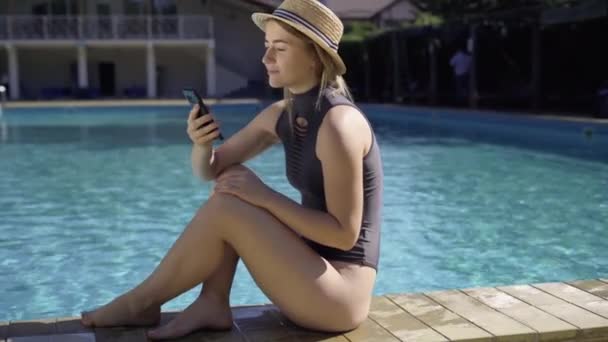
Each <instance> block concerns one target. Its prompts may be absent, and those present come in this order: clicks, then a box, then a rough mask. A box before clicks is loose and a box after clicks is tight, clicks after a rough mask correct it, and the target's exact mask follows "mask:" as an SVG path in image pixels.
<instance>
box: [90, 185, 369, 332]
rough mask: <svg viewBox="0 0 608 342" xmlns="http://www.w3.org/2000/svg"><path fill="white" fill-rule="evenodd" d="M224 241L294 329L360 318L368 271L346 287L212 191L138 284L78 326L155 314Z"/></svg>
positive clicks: (274, 227)
mask: <svg viewBox="0 0 608 342" xmlns="http://www.w3.org/2000/svg"><path fill="white" fill-rule="evenodd" d="M224 243H228V244H229V245H231V246H232V247H233V248H234V250H235V251H236V253H237V254H238V255H239V256H240V257H241V258H242V259H243V262H244V263H245V265H246V266H247V268H248V270H249V272H250V273H251V274H252V276H253V278H254V279H255V281H256V283H257V284H258V285H259V286H260V288H261V289H262V291H264V293H265V294H266V295H267V296H268V297H269V298H270V299H271V300H272V301H273V302H274V304H276V305H277V306H278V307H279V308H280V309H281V311H283V313H284V314H285V315H286V316H287V317H289V318H290V319H291V320H292V321H294V322H296V323H297V324H300V325H303V326H306V327H310V328H314V329H320V330H334V331H340V330H344V329H349V328H352V327H354V326H356V325H357V324H358V323H360V322H361V321H362V320H363V319H364V318H365V317H366V316H367V312H368V309H369V300H370V297H371V291H372V289H373V277H374V276H375V273H371V272H370V273H365V272H364V277H362V278H358V279H359V280H360V282H359V283H357V284H351V283H349V282H348V281H346V280H345V278H343V277H342V275H341V274H340V273H339V272H338V271H337V270H336V269H335V268H334V267H333V266H332V265H331V264H330V263H329V262H327V261H326V260H324V259H323V258H321V257H320V256H319V255H318V254H316V253H315V252H314V251H313V250H312V249H310V248H309V247H308V246H307V245H306V244H305V243H304V242H303V241H302V240H301V239H300V238H299V237H298V236H297V235H296V234H295V233H294V232H293V231H292V230H290V229H289V228H287V227H285V226H284V225H283V224H282V223H281V222H280V221H278V220H277V219H276V218H275V217H274V216H272V215H271V214H270V213H268V212H267V211H265V210H263V209H261V208H258V207H255V206H253V205H251V204H249V203H247V202H244V201H242V200H240V199H238V198H236V197H234V196H230V195H224V194H216V195H214V196H212V198H211V199H210V200H209V201H208V202H207V203H206V204H205V205H204V206H203V207H202V208H201V209H200V210H199V211H198V212H197V214H196V215H195V217H194V219H193V220H192V222H190V224H189V225H188V227H187V228H186V229H185V230H184V232H183V233H182V235H181V236H180V238H179V239H178V240H177V241H176V242H175V244H174V245H173V247H172V248H171V249H170V250H169V252H168V253H167V255H166V256H165V257H164V258H163V260H162V261H161V263H160V264H159V266H158V267H157V268H156V270H155V271H154V272H153V273H152V274H151V275H150V276H149V277H148V278H147V279H146V280H145V281H144V282H143V283H141V284H140V285H138V286H137V287H136V288H134V289H133V290H131V291H129V292H128V293H126V294H125V295H123V296H121V297H119V298H118V299H116V300H115V301H113V302H111V303H110V304H108V305H106V306H104V307H102V308H100V309H99V310H96V311H94V312H92V313H89V314H86V315H84V317H83V323H84V324H86V325H96V326H113V325H127V324H133V323H135V324H137V323H139V321H138V319H139V317H140V316H139V315H141V314H142V313H146V312H147V311H149V310H152V309H159V308H160V305H161V304H163V303H165V302H166V301H168V300H170V299H172V298H175V297H176V296H178V295H179V294H181V293H183V292H185V291H187V290H189V289H190V288H192V287H194V286H196V285H197V284H199V283H201V282H203V281H204V280H205V279H209V277H210V276H211V275H212V274H213V273H214V272H215V270H216V269H217V268H218V266H219V265H220V264H221V262H222V260H223V255H224V251H225V247H224ZM359 280H358V281H359Z"/></svg>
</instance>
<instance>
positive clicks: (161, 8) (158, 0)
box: [152, 0, 177, 15]
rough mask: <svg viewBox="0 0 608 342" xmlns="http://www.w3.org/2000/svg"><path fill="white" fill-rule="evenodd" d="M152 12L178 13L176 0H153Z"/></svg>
mask: <svg viewBox="0 0 608 342" xmlns="http://www.w3.org/2000/svg"><path fill="white" fill-rule="evenodd" d="M152 13H153V14H164V15H174V14H177V5H176V4H175V1H174V0H153V2H152Z"/></svg>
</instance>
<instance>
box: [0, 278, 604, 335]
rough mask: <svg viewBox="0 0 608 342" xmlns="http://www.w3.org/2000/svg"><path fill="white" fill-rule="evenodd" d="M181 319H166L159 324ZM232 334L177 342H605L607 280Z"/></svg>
mask: <svg viewBox="0 0 608 342" xmlns="http://www.w3.org/2000/svg"><path fill="white" fill-rule="evenodd" d="M175 315H176V313H175V312H165V313H163V319H162V322H161V324H164V323H165V322H167V321H168V320H170V319H171V318H172V317H174V316H175ZM233 316H234V325H233V328H232V330H230V331H227V332H205V331H200V332H196V333H193V334H191V335H188V336H186V337H184V338H181V339H178V340H174V341H216V342H219V341H327V342H330V341H331V342H339V341H342V342H346V341H352V342H355V341H357V342H358V341H416V342H417V341H421V342H430V341H505V342H512V341H530V342H533V341H534V342H535V341H585V342H599V341H608V279H594V280H578V281H570V282H558V283H542V284H530V285H512V286H497V287H493V288H470V289H460V290H446V291H434V292H426V293H413V294H388V295H384V296H378V297H375V298H374V301H373V303H372V309H371V312H370V315H369V318H368V319H367V320H366V321H365V322H364V324H362V325H361V326H360V327H359V328H358V329H356V330H353V331H350V332H347V333H344V334H324V333H317V332H311V331H308V330H304V329H300V328H298V327H296V326H295V325H293V324H292V323H291V322H289V321H288V320H287V319H286V318H285V317H284V316H283V315H282V314H281V313H280V312H279V311H278V310H277V308H276V307H275V306H273V305H259V306H240V307H234V308H233ZM0 341H2V342H8V341H11V342H41V341H45V342H51V341H53V342H54V341H62V342H63V341H65V342H70V341H81V342H85V341H91V342H92V341H97V342H105V341H115V342H120V341H135V342H137V341H146V337H145V328H111V329H87V328H84V327H83V326H81V325H80V322H79V320H78V318H76V317H69V318H52V319H44V320H32V321H17V322H10V323H7V322H5V323H0Z"/></svg>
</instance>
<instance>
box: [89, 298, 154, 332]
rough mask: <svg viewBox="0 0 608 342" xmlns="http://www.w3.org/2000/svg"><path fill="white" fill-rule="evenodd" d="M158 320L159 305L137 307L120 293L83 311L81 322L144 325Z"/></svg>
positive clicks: (96, 325) (99, 324) (98, 325)
mask: <svg viewBox="0 0 608 342" xmlns="http://www.w3.org/2000/svg"><path fill="white" fill-rule="evenodd" d="M159 321H160V306H156V307H151V308H148V309H145V310H141V309H138V307H137V303H135V302H134V301H133V300H132V299H131V298H129V297H128V296H127V295H122V296H120V297H118V298H116V299H114V300H113V301H111V302H110V303H108V304H106V305H104V306H102V307H100V308H99V309H97V310H93V311H88V312H83V313H82V318H81V322H82V324H83V325H84V326H87V327H113V326H144V325H155V324H158V322H159Z"/></svg>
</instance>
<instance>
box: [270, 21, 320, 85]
mask: <svg viewBox="0 0 608 342" xmlns="http://www.w3.org/2000/svg"><path fill="white" fill-rule="evenodd" d="M265 31H266V39H265V42H264V46H265V47H266V53H264V57H263V58H262V63H264V66H265V67H266V72H267V73H268V83H269V84H270V86H271V87H273V88H282V87H287V88H298V87H299V86H301V85H306V84H310V83H312V82H315V80H316V79H317V78H318V76H317V75H316V74H317V73H316V70H317V67H316V64H317V63H318V62H317V61H316V58H315V51H314V48H313V46H312V45H310V44H309V43H307V42H305V41H303V40H302V39H300V38H298V37H297V36H295V35H293V34H291V33H290V32H288V31H287V30H285V29H284V28H283V27H282V26H281V25H280V24H278V23H277V22H276V21H274V20H269V21H267V22H266V30H265Z"/></svg>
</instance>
